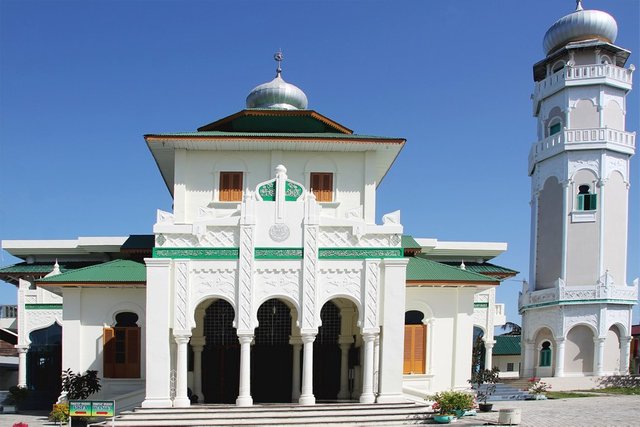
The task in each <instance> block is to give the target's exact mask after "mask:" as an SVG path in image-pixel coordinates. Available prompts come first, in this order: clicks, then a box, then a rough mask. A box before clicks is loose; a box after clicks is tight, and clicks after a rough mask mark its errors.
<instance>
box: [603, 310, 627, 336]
mask: <svg viewBox="0 0 640 427" xmlns="http://www.w3.org/2000/svg"><path fill="white" fill-rule="evenodd" d="M630 315H631V307H629V308H622V307H616V308H613V307H609V308H608V309H607V321H606V323H605V326H606V329H607V330H608V329H609V328H611V326H613V325H615V324H620V325H622V326H624V328H625V331H620V333H621V334H622V333H623V332H626V333H627V335H629V331H630V325H629V319H630Z"/></svg>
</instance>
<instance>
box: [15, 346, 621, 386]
mask: <svg viewBox="0 0 640 427" xmlns="http://www.w3.org/2000/svg"><path fill="white" fill-rule="evenodd" d="M16 348H17V349H18V387H20V388H27V351H29V346H28V345H27V346H23V345H20V346H16ZM627 359H628V357H627ZM627 365H628V364H627Z"/></svg>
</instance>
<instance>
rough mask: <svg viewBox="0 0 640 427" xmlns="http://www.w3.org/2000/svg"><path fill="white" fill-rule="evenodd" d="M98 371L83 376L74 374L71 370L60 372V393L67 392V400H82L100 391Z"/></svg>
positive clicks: (88, 372)
mask: <svg viewBox="0 0 640 427" xmlns="http://www.w3.org/2000/svg"><path fill="white" fill-rule="evenodd" d="M100 388H101V386H100V378H98V371H91V370H89V371H87V372H85V373H84V375H80V374H79V373H78V374H76V373H75V372H73V371H72V370H71V369H67V370H66V371H63V372H62V391H66V392H67V399H69V400H76V399H77V400H84V399H86V398H87V397H89V396H91V395H92V394H93V393H96V392H98V391H100Z"/></svg>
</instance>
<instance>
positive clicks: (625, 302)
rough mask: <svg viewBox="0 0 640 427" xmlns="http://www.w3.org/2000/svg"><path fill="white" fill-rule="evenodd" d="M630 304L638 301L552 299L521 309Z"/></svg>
mask: <svg viewBox="0 0 640 427" xmlns="http://www.w3.org/2000/svg"><path fill="white" fill-rule="evenodd" d="M585 303H586V304H629V305H635V304H637V303H638V301H634V300H629V299H578V300H570V301H551V302H541V303H540V304H531V305H525V306H523V307H522V308H521V310H527V309H529V308H540V307H548V306H551V305H575V304H585Z"/></svg>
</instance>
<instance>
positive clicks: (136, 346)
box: [103, 313, 140, 378]
mask: <svg viewBox="0 0 640 427" xmlns="http://www.w3.org/2000/svg"><path fill="white" fill-rule="evenodd" d="M137 320H138V316H137V315H136V314H135V313H120V314H118V315H117V316H116V322H117V323H116V325H115V326H114V327H108V328H104V329H103V375H104V377H105V378H140V327H139V326H137V325H136V321H137Z"/></svg>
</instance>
